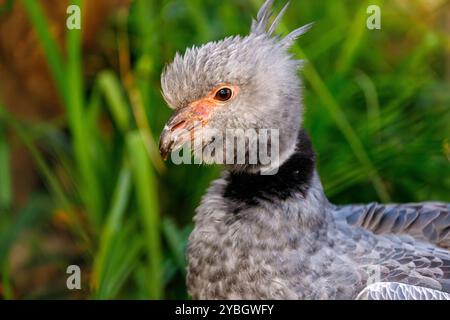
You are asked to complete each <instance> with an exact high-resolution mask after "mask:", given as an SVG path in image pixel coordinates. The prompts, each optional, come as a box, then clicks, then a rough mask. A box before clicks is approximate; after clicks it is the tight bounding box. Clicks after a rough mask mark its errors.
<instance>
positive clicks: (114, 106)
mask: <svg viewBox="0 0 450 320" xmlns="http://www.w3.org/2000/svg"><path fill="white" fill-rule="evenodd" d="M98 85H99V88H100V91H101V92H102V93H103V96H104V97H105V99H106V102H107V104H108V106H109V109H110V111H111V115H112V117H113V119H114V121H115V123H116V125H117V127H118V128H119V129H120V131H121V132H122V133H126V132H127V130H128V128H129V124H130V113H129V106H128V103H127V100H126V97H125V95H124V93H123V88H122V87H121V85H120V81H119V79H118V78H117V76H116V74H115V73H113V72H112V71H103V72H101V73H100V74H99V76H98Z"/></svg>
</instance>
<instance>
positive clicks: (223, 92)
mask: <svg viewBox="0 0 450 320" xmlns="http://www.w3.org/2000/svg"><path fill="white" fill-rule="evenodd" d="M216 98H218V99H219V100H222V101H226V100H228V99H230V98H231V90H230V89H228V88H222V89H220V90H219V91H217V94H216Z"/></svg>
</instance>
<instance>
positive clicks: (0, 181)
mask: <svg viewBox="0 0 450 320" xmlns="http://www.w3.org/2000/svg"><path fill="white" fill-rule="evenodd" d="M0 108H2V106H1V105H0ZM9 157H10V153H9V146H8V142H7V141H6V133H5V130H4V129H3V128H2V125H1V123H0V213H1V212H2V210H7V209H9V208H10V207H11V204H12V186H11V166H10V159H9Z"/></svg>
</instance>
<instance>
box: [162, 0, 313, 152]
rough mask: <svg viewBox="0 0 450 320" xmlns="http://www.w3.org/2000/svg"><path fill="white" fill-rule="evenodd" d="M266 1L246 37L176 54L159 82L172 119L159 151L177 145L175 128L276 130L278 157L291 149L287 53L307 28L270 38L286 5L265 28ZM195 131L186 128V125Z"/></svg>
mask: <svg viewBox="0 0 450 320" xmlns="http://www.w3.org/2000/svg"><path fill="white" fill-rule="evenodd" d="M272 3H273V0H268V1H266V3H265V4H264V5H263V7H262V8H261V10H260V11H259V13H258V16H257V19H256V20H254V21H253V24H252V28H251V32H250V34H249V35H248V36H246V37H240V36H235V37H230V38H226V39H224V40H222V41H217V42H210V43H207V44H205V45H203V46H201V47H192V48H190V49H187V50H186V52H185V53H184V55H180V54H177V55H176V56H175V59H174V61H173V62H172V63H171V64H169V65H168V66H167V67H166V68H165V70H164V72H163V74H162V77H161V86H162V92H163V95H164V98H165V100H166V101H167V103H168V104H169V106H170V107H171V108H172V109H175V110H176V111H175V114H174V116H173V117H172V119H171V120H169V122H168V125H167V126H166V128H165V130H164V132H163V134H162V136H161V150H162V152H163V153H167V152H168V151H170V150H173V149H175V148H177V147H180V146H181V143H183V142H185V140H186V139H188V137H187V136H186V137H185V139H178V138H177V135H176V131H177V130H178V129H186V128H188V130H202V129H211V128H212V129H215V130H219V131H223V132H224V131H225V130H226V129H244V130H245V129H256V130H258V129H279V132H280V134H279V136H280V143H279V146H280V153H281V155H283V152H288V151H289V150H291V151H292V150H293V149H294V147H295V143H296V138H297V135H298V130H299V125H300V122H301V118H302V117H301V112H302V108H301V93H300V80H299V78H298V76H297V70H298V68H299V67H300V66H301V63H300V61H298V60H295V59H294V58H293V57H292V55H291V54H290V53H289V52H288V49H289V47H290V46H291V45H292V43H293V42H294V41H295V39H296V38H297V37H299V36H300V35H302V34H303V33H305V32H306V31H307V30H308V29H309V27H310V25H307V26H304V27H302V28H299V29H297V30H295V31H293V32H292V33H290V34H289V35H288V36H286V37H285V38H280V37H278V36H273V31H274V30H275V28H276V26H277V25H278V23H279V22H280V20H281V17H282V16H283V14H284V12H285V11H286V9H287V7H288V6H287V5H286V6H285V7H284V8H283V9H282V11H281V12H280V14H279V15H278V16H277V17H276V18H275V20H274V22H273V24H272V25H270V27H269V28H267V26H268V22H269V19H270V17H271V16H272V14H271V10H270V8H271V6H272ZM194 120H196V121H199V122H200V123H201V126H196V127H195V128H190V127H189V122H190V121H194Z"/></svg>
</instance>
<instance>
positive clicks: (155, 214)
mask: <svg viewBox="0 0 450 320" xmlns="http://www.w3.org/2000/svg"><path fill="white" fill-rule="evenodd" d="M127 144H128V151H129V153H128V154H129V157H130V160H131V164H132V170H133V177H134V182H135V185H136V198H137V199H136V200H137V204H138V209H139V214H140V217H141V221H142V225H143V228H144V231H145V238H146V248H147V254H148V256H147V259H148V261H147V262H148V269H147V274H146V276H147V281H148V282H147V289H148V295H149V298H150V299H160V298H161V297H162V275H163V272H162V270H161V268H162V251H161V250H162V249H161V243H160V242H161V239H160V221H159V206H158V197H157V190H158V189H157V184H156V179H155V177H154V173H153V169H152V168H151V166H150V161H149V158H148V155H147V152H146V149H145V145H144V142H143V141H142V138H141V136H140V134H139V133H138V132H133V133H131V134H129V135H128V138H127Z"/></svg>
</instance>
